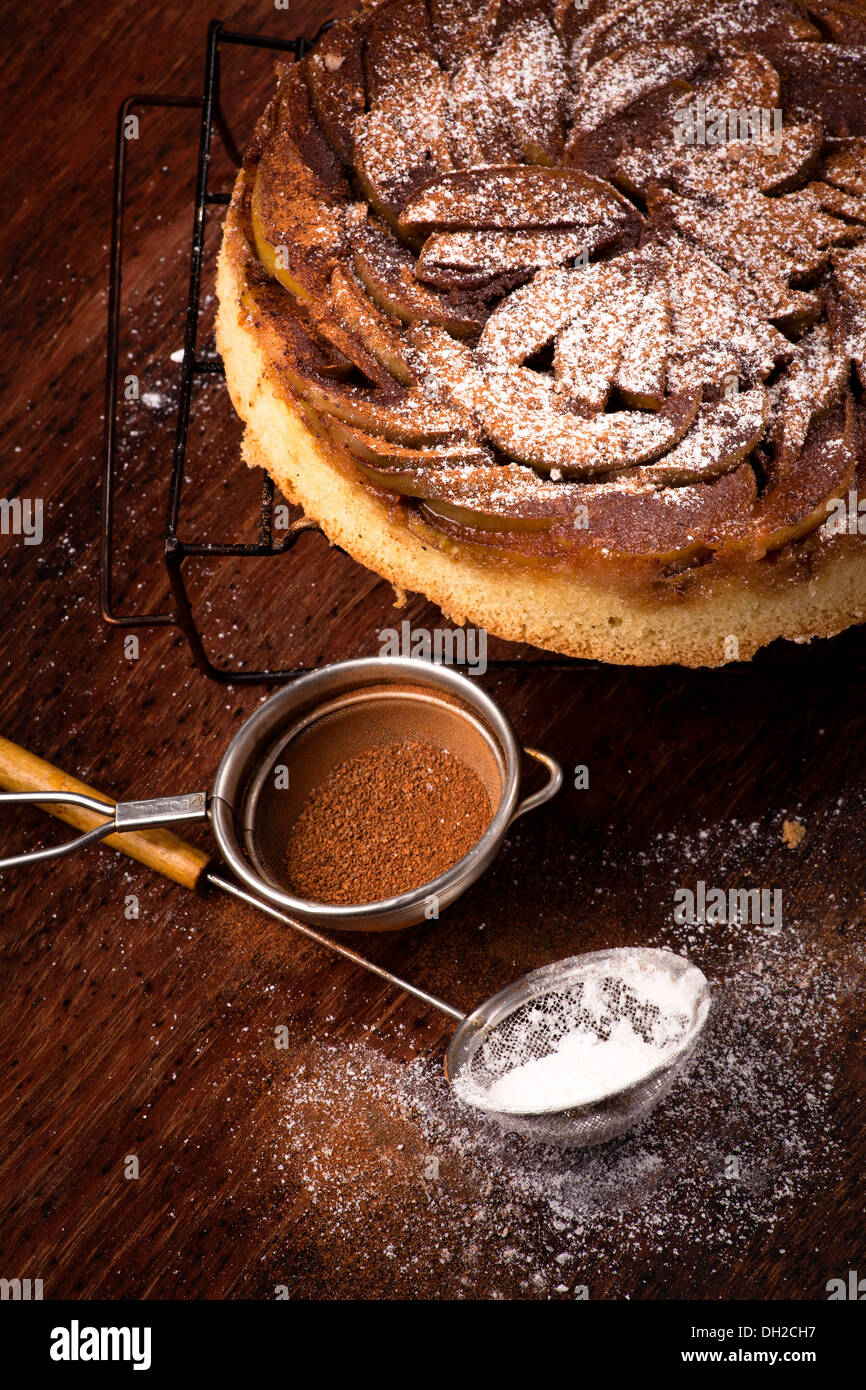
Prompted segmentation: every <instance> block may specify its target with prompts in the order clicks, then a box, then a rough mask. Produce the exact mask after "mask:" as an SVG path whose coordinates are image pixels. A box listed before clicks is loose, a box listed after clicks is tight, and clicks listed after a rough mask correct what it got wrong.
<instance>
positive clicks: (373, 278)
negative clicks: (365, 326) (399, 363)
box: [349, 216, 484, 337]
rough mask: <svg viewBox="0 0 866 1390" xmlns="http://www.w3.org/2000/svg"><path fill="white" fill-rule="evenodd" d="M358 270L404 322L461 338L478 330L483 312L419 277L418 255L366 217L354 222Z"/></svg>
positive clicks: (387, 310)
mask: <svg viewBox="0 0 866 1390" xmlns="http://www.w3.org/2000/svg"><path fill="white" fill-rule="evenodd" d="M349 241H350V245H351V249H352V259H353V262H354V267H355V272H356V274H357V276H358V278H359V280H360V281H361V284H362V285H363V286H364V288H365V290H366V291H367V293H368V295H369V296H370V298H371V299H372V300H373V302H374V304H376V305H378V307H379V308H380V309H383V310H384V311H385V313H387V314H393V315H394V317H395V318H398V319H399V320H400V321H401V322H402V323H407V324H412V323H431V324H437V325H440V326H441V327H443V328H446V329H447V330H448V332H449V333H454V334H456V335H457V336H458V337H469V336H470V335H471V334H474V333H478V332H479V331H480V329H481V327H482V325H483V323H484V317H483V315H482V314H481V313H480V312H479V311H477V310H476V309H474V308H472V307H471V306H469V305H467V306H466V307H465V308H463V307H461V305H459V304H454V303H453V302H452V301H450V300H448V299H446V298H444V296H442V295H438V294H436V293H435V291H433V290H430V289H427V288H426V287H425V286H424V285H422V284H419V282H418V281H417V280H416V278H415V274H414V271H415V258H414V256H413V255H412V254H411V252H409V251H407V249H406V247H405V246H402V245H401V243H400V242H399V241H397V239H396V238H395V237H393V236H391V234H390V233H389V232H387V231H386V230H385V228H384V227H376V226H375V225H374V224H373V223H372V222H369V221H368V220H367V219H366V218H364V217H363V216H360V217H356V218H355V219H354V220H353V221H352V222H351V224H350V231H349Z"/></svg>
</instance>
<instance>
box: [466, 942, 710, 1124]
mask: <svg viewBox="0 0 866 1390" xmlns="http://www.w3.org/2000/svg"><path fill="white" fill-rule="evenodd" d="M626 957H628V962H626ZM650 971H652V972H653V977H652V978H653V980H654V982H655V985H656V987H657V989H658V986H659V985H660V984H661V986H662V987H661V989H660V992H659V993H658V997H652V984H651V982H650ZM708 1006H709V995H708V988H707V984H706V980H705V979H704V977H703V975H702V974H701V972H700V971H699V970H697V969H696V968H695V967H693V966H690V965H689V964H688V962H685V961H683V960H682V959H681V958H680V957H676V956H673V955H671V954H670V953H669V952H664V951H654V950H646V951H637V952H634V951H630V952H620V951H616V950H613V951H605V952H597V953H594V954H593V955H588V956H583V957H577V958H574V959H572V960H567V961H560V962H558V963H557V964H556V965H554V966H549V967H546V968H545V969H543V970H538V971H534V972H533V973H532V974H530V975H527V976H524V977H523V979H522V980H520V981H518V982H517V984H516V985H515V986H511V987H509V988H508V989H507V990H504V991H503V992H502V993H501V994H499V995H496V996H495V997H494V998H493V999H491V1000H489V1001H488V1003H487V1004H485V1005H483V1006H482V1008H481V1009H479V1010H477V1011H476V1013H475V1014H473V1015H472V1016H471V1017H470V1018H469V1019H468V1020H467V1022H466V1024H465V1025H464V1026H463V1027H462V1028H461V1029H460V1030H459V1032H458V1034H457V1035H455V1038H454V1041H453V1042H452V1045H451V1048H450V1049H449V1056H448V1064H447V1066H448V1074H449V1077H450V1078H451V1080H452V1083H453V1085H454V1087H455V1090H456V1091H457V1093H458V1095H459V1096H460V1097H461V1099H463V1100H465V1101H467V1102H469V1103H470V1104H472V1105H474V1106H476V1107H477V1108H479V1109H482V1110H484V1111H486V1112H487V1113H488V1114H490V1115H491V1116H493V1117H494V1118H496V1119H497V1120H498V1121H499V1123H500V1124H502V1125H503V1126H504V1127H505V1128H507V1129H514V1130H517V1131H519V1132H521V1133H523V1134H526V1135H528V1136H530V1137H533V1138H537V1139H539V1140H541V1141H543V1142H548V1143H555V1144H558V1145H560V1146H565V1147H579V1146H581V1145H585V1144H598V1143H602V1142H604V1141H605V1140H607V1139H611V1138H614V1137H615V1136H616V1135H618V1134H621V1133H622V1132H623V1131H624V1130H626V1129H628V1128H629V1127H630V1126H631V1125H633V1124H635V1123H636V1122H637V1121H638V1120H640V1119H642V1118H643V1117H644V1116H645V1115H647V1114H648V1113H649V1111H650V1110H651V1109H652V1108H653V1107H654V1106H655V1105H656V1104H657V1103H658V1101H659V1100H661V1099H662V1097H663V1096H664V1094H665V1093H666V1091H667V1090H668V1089H669V1088H670V1086H671V1085H672V1083H673V1081H674V1079H675V1077H676V1076H677V1075H678V1074H679V1072H680V1071H681V1069H682V1067H683V1065H684V1064H685V1062H686V1060H687V1059H688V1057H689V1055H690V1054H691V1051H692V1049H693V1046H694V1042H695V1041H696V1039H697V1035H698V1033H699V1032H700V1029H701V1027H702V1025H703V1022H704V1019H705V1018H706V1013H707V1009H708ZM623 1023H625V1024H626V1027H627V1029H629V1030H631V1032H632V1033H633V1034H634V1036H635V1038H636V1039H639V1040H640V1041H641V1042H642V1043H643V1044H645V1045H646V1047H647V1048H648V1049H652V1058H653V1064H652V1065H651V1066H649V1067H648V1069H647V1071H646V1073H645V1074H644V1075H642V1076H640V1077H639V1078H638V1079H637V1080H636V1081H634V1083H633V1084H629V1085H628V1086H626V1087H623V1088H621V1089H619V1090H614V1091H613V1093H612V1094H609V1095H607V1096H605V1097H603V1098H600V1099H598V1100H591V1101H589V1102H588V1103H586V1104H582V1105H577V1106H573V1107H570V1108H568V1109H557V1108H555V1107H553V1106H550V1105H549V1104H545V1101H544V1098H543V1097H541V1096H540V1097H539V1102H538V1105H537V1108H536V1107H533V1108H532V1109H529V1108H528V1107H525V1106H521V1107H520V1108H519V1109H518V1108H516V1107H514V1108H511V1107H509V1108H508V1109H505V1108H498V1107H497V1104H496V1101H495V1096H492V1095H491V1092H492V1091H493V1088H494V1087H495V1085H496V1083H497V1082H498V1081H500V1079H501V1078H502V1077H504V1076H506V1075H507V1074H508V1073H510V1072H512V1071H514V1070H516V1069H517V1068H520V1067H523V1066H524V1065H525V1064H526V1063H531V1062H535V1061H539V1060H541V1059H544V1058H547V1057H549V1056H550V1055H551V1054H553V1053H555V1052H556V1050H557V1047H558V1046H559V1044H560V1043H561V1042H562V1040H563V1039H564V1038H566V1037H567V1035H569V1034H571V1033H574V1032H575V1031H576V1030H579V1031H580V1032H582V1033H584V1034H586V1035H587V1036H588V1037H590V1038H596V1039H598V1041H599V1042H606V1041H607V1040H608V1039H610V1037H611V1035H612V1033H613V1032H614V1030H616V1029H617V1028H618V1027H619V1026H620V1025H622V1024H623Z"/></svg>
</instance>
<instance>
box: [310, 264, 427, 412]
mask: <svg viewBox="0 0 866 1390" xmlns="http://www.w3.org/2000/svg"><path fill="white" fill-rule="evenodd" d="M331 304H332V309H333V313H334V314H335V315H336V316H338V317H339V319H340V321H341V323H342V325H343V327H344V328H346V329H347V330H348V331H349V332H350V333H352V334H353V335H354V337H355V338H357V339H358V340H359V341H360V342H362V343H363V344H364V347H365V348H366V350H367V352H368V353H369V354H370V355H371V356H372V357H374V358H375V359H376V360H377V361H378V362H381V364H382V366H383V367H384V368H385V369H386V370H387V371H388V372H389V374H390V375H391V376H392V377H393V378H394V380H395V381H399V382H402V384H403V385H404V386H409V385H411V383H412V382H413V381H414V380H415V374H414V372H413V370H412V367H411V365H410V362H409V357H410V353H409V352H408V351H407V348H406V344H405V343H404V342H403V341H402V339H401V337H400V334H399V332H398V331H397V328H396V327H395V322H394V320H393V319H390V318H388V317H387V315H385V314H383V313H380V311H379V310H378V309H377V308H376V306H375V304H374V303H373V302H372V300H371V299H370V298H369V297H368V296H367V295H366V294H365V293H364V291H363V290H362V289H361V287H360V285H359V284H358V282H357V280H355V278H354V276H353V275H352V274H351V273H350V272H349V271H348V270H346V269H344V267H343V266H339V265H338V266H335V267H334V270H333V272H332V274H331Z"/></svg>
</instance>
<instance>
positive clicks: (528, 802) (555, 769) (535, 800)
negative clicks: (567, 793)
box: [508, 748, 562, 825]
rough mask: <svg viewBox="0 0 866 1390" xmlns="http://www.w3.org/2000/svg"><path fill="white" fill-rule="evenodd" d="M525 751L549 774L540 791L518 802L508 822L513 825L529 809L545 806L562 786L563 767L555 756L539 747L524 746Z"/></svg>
mask: <svg viewBox="0 0 866 1390" xmlns="http://www.w3.org/2000/svg"><path fill="white" fill-rule="evenodd" d="M523 751H524V753H528V754H529V757H530V758H534V759H535V761H536V762H537V763H541V764H542V766H543V767H546V768H547V771H548V773H549V776H548V779H547V781H546V782H545V784H544V786H543V787H541V788H540V790H539V791H537V792H533V794H532V796H525V797H524V798H523V800H522V801H519V802H518V804H517V807H516V809H515V811H514V815H513V816H512V817H511V820H510V821H509V822H508V824H509V825H513V824H514V822H515V821H516V820H517V817H518V816H525V815H526V812H527V811H534V810H535V808H536V806H543V805H544V803H545V801H549V800H550V798H551V797H552V796H556V793H557V792H558V791H559V789H560V787H561V786H562V768H561V767H560V766H559V763H558V762H557V761H556V759H555V758H549V757H548V755H547V754H546V753H539V751H538V749H537V748H524V750H523Z"/></svg>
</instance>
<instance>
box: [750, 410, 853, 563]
mask: <svg viewBox="0 0 866 1390" xmlns="http://www.w3.org/2000/svg"><path fill="white" fill-rule="evenodd" d="M854 437H855V413H854V402H853V399H852V397H851V396H850V394H849V395H847V396H846V399H845V400H844V401H843V402H841V403H840V404H839V405H837V406H836V408H835V410H833V411H832V412H831V413H830V414H829V415H827V416H825V417H824V418H822V419H818V420H815V421H814V423H813V424H812V425H811V427H810V429H809V433H808V435H807V437H806V442H805V444H804V445H803V448H802V450H801V452H800V453H798V454H790V453H788V452H786V451H784V450H779V451H777V453H776V457H775V458H774V459H773V461H772V462H771V464H770V465H769V468H768V477H767V483H766V486H765V488H764V492H763V494H762V496H761V499H760V501H759V502H758V503H757V504H756V506H755V515H754V520H753V527H752V532H751V539H752V541H753V543H757V544H759V545H760V546H761V547H762V548H763V549H766V550H777V549H778V548H779V547H780V546H782V545H786V544H787V543H788V542H789V541H794V540H799V539H800V537H801V536H806V535H808V534H809V532H810V531H814V530H816V529H817V527H819V526H820V525H822V523H823V522H825V521H826V520H827V516H828V511H829V507H830V503H831V502H832V501H833V499H834V498H836V497H844V496H845V494H846V493H847V492H848V489H849V487H850V486H851V482H852V480H853V478H854V474H855V472H856V468H857V456H856V451H855V448H854Z"/></svg>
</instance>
